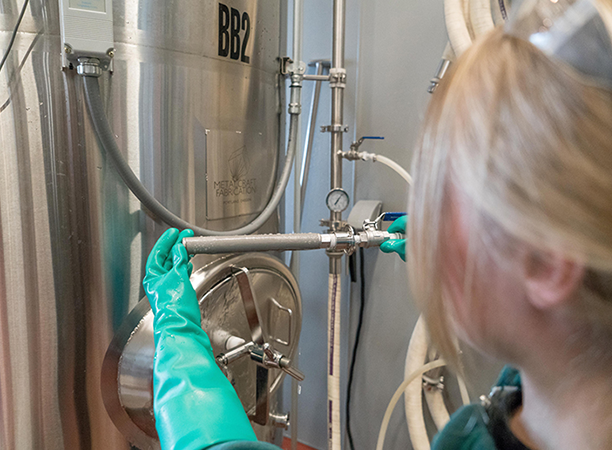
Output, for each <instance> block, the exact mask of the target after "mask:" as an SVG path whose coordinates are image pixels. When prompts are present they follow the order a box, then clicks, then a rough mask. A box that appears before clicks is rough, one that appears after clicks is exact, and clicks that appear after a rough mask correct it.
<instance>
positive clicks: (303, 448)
mask: <svg viewBox="0 0 612 450" xmlns="http://www.w3.org/2000/svg"><path fill="white" fill-rule="evenodd" d="M290 448H291V439H289V438H284V439H283V450H289V449H290ZM297 450H315V449H314V448H312V447H309V446H307V445H304V444H301V443H299V442H298V445H297Z"/></svg>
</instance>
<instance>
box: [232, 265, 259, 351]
mask: <svg viewBox="0 0 612 450" xmlns="http://www.w3.org/2000/svg"><path fill="white" fill-rule="evenodd" d="M234 269H236V270H237V271H236V272H235V273H234V277H235V278H236V282H237V283H238V290H239V291H240V297H241V298H242V305H243V306H244V313H245V315H246V319H247V323H248V324H249V329H250V330H251V339H252V340H253V342H254V343H255V344H257V345H263V343H264V335H263V331H262V329H261V321H260V317H261V316H260V313H259V309H258V308H259V307H258V305H257V301H256V300H255V293H254V292H253V288H252V287H251V281H250V280H249V271H248V269H246V268H245V267H238V268H234Z"/></svg>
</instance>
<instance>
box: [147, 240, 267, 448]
mask: <svg viewBox="0 0 612 450" xmlns="http://www.w3.org/2000/svg"><path fill="white" fill-rule="evenodd" d="M190 236H193V231H191V230H185V231H183V232H181V233H180V234H179V232H178V230H176V229H170V230H168V231H166V232H165V233H164V234H163V235H162V237H161V238H159V240H158V241H157V243H156V244H155V247H154V248H153V250H152V251H151V254H150V255H149V259H148V260H147V268H146V276H145V279H144V281H143V285H144V288H145V292H146V293H147V297H148V298H149V303H150V304H151V309H152V310H153V313H154V314H155V318H154V320H153V327H154V336H155V362H154V365H153V394H154V403H153V410H154V413H155V420H156V425H155V427H156V429H157V434H158V435H159V440H160V442H161V446H162V449H164V450H202V449H206V448H209V447H212V446H215V445H217V444H220V443H224V442H230V441H255V440H256V437H255V433H254V432H253V429H252V427H251V424H250V423H249V419H248V418H247V415H246V413H245V412H244V409H243V407H242V404H241V403H240V400H239V399H238V396H237V395H236V391H235V390H234V388H233V387H232V385H231V384H230V382H229V381H228V380H227V378H226V377H225V376H224V375H223V372H221V370H220V369H219V367H218V366H217V364H216V362H215V358H214V355H213V351H212V347H211V345H210V340H209V339H208V336H207V335H206V333H205V332H204V331H203V330H202V328H201V326H200V308H199V305H198V300H197V296H196V293H195V290H194V289H193V287H192V285H191V282H190V281H189V276H190V274H191V270H192V268H193V266H192V265H191V263H189V258H188V256H187V252H186V251H185V247H184V246H183V245H182V243H181V241H182V239H183V238H184V237H190Z"/></svg>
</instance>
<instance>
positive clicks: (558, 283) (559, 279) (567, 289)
mask: <svg viewBox="0 0 612 450" xmlns="http://www.w3.org/2000/svg"><path fill="white" fill-rule="evenodd" d="M583 277H584V264H582V263H580V262H577V261H575V260H572V259H568V258H567V257H566V256H564V255H562V254H560V253H552V252H547V253H541V252H533V251H532V252H529V253H528V254H527V255H526V264H525V290H526V293H527V296H528V297H529V301H530V302H531V304H532V305H533V306H534V307H535V308H537V309H548V308H553V307H555V306H559V305H561V304H563V303H565V302H566V301H567V300H569V299H570V298H571V297H572V295H573V294H574V293H575V292H576V290H577V289H578V287H579V286H580V285H581V283H582V279H583Z"/></svg>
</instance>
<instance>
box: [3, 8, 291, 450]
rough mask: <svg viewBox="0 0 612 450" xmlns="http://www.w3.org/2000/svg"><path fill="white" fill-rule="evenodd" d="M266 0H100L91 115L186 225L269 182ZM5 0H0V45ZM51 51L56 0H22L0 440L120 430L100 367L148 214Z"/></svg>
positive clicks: (10, 120)
mask: <svg viewBox="0 0 612 450" xmlns="http://www.w3.org/2000/svg"><path fill="white" fill-rule="evenodd" d="M280 3H281V1H280V0H259V1H257V0H222V1H220V2H219V1H210V0H197V1H195V0H175V1H168V0H116V1H115V2H114V5H113V14H114V22H115V26H114V36H115V43H116V45H115V48H116V55H115V58H114V62H113V73H112V75H110V74H108V73H107V74H105V75H104V77H103V78H102V79H101V80H102V85H103V88H104V91H103V92H104V95H105V98H106V102H107V116H108V117H109V120H110V122H111V126H112V128H113V130H114V133H115V135H116V138H117V141H118V143H119V146H120V147H121V148H122V149H123V150H124V156H125V157H126V159H127V160H128V161H129V163H130V164H131V166H132V168H133V169H134V171H135V172H136V174H137V175H139V176H140V179H141V180H142V181H143V183H144V184H145V185H146V186H147V187H148V188H149V189H150V190H151V191H152V192H153V193H154V194H155V195H156V197H157V198H158V199H159V200H160V201H161V202H162V203H164V204H165V205H166V206H167V207H168V208H169V209H171V210H172V211H173V212H175V213H177V214H179V215H180V216H182V217H183V218H185V219H187V220H190V221H193V222H195V223H196V224H197V225H200V226H206V227H209V228H213V229H219V230H220V229H233V228H236V227H238V226H242V225H244V224H246V223H248V222H249V221H250V220H251V219H252V218H253V217H254V216H255V215H256V213H257V212H259V211H261V210H262V209H263V207H264V205H265V203H266V202H267V200H268V198H269V196H270V193H271V191H272V188H273V185H274V179H275V174H276V170H277V165H278V157H279V140H280V139H279V135H280V131H279V130H280V126H279V124H280V115H279V112H280V89H279V87H280V78H279V76H278V70H277V66H278V62H277V58H278V56H279V53H280V48H281V41H282V39H283V36H282V35H281V29H282V27H281V21H282V18H281V5H280ZM21 5H22V3H21V1H15V0H0V48H1V49H2V51H4V49H5V48H6V47H7V45H8V41H9V39H10V36H11V31H12V29H13V26H14V23H15V21H16V18H17V15H18V13H19V10H20V8H21ZM62 51H63V45H62V42H61V39H60V32H59V16H58V4H57V2H56V1H54V0H50V1H43V0H31V1H30V5H29V6H28V11H27V13H26V16H25V18H24V21H23V23H22V24H21V27H20V32H19V34H18V36H17V40H16V42H15V46H14V48H13V50H12V52H11V54H10V56H9V58H8V60H7V63H6V66H5V67H4V68H3V69H2V72H0V449H2V450H13V449H19V450H29V449H104V450H107V449H124V448H125V449H127V448H130V445H129V444H128V442H127V440H126V439H125V438H124V436H123V435H122V434H121V432H119V431H118V429H117V428H116V426H115V425H114V424H113V422H112V421H111V419H110V418H109V416H108V414H107V411H106V409H105V407H104V404H103V400H102V395H101V386H100V373H101V368H102V362H103V359H104V356H105V353H106V351H107V348H108V346H109V344H110V342H111V340H112V339H113V336H114V335H115V333H116V331H117V330H118V329H119V328H120V327H121V325H122V323H123V322H124V320H125V318H126V316H127V315H128V313H129V311H130V310H131V309H132V308H133V307H134V306H135V305H136V304H137V303H138V301H139V299H141V298H142V296H143V291H142V288H141V280H142V277H143V266H144V262H145V260H146V257H147V254H148V252H149V250H150V249H151V247H152V245H153V243H154V242H155V240H156V238H157V237H158V236H159V235H160V234H161V232H162V231H163V230H164V229H165V226H164V225H163V224H161V223H158V222H156V221H155V220H154V218H152V217H150V216H149V215H148V214H147V212H146V211H144V210H143V209H142V208H141V206H140V204H139V202H138V201H137V200H136V199H135V198H134V197H133V196H132V195H131V194H130V192H129V191H128V190H127V189H126V188H125V186H124V185H123V183H122V182H121V180H120V179H119V177H118V176H117V175H116V173H115V171H114V169H113V167H112V165H111V163H110V161H107V159H106V158H105V157H104V155H103V154H101V153H100V151H99V149H98V146H97V143H96V139H95V136H94V134H93V132H92V129H91V126H90V123H89V118H88V117H87V113H86V111H85V108H84V102H83V91H82V83H81V80H80V79H78V77H77V76H76V75H75V73H74V71H70V70H65V71H63V70H62V58H61V52H62ZM276 227H277V218H274V219H273V220H271V221H270V222H269V223H268V224H267V225H266V227H265V231H274V230H275V229H276ZM207 262H209V261H200V262H199V265H200V266H202V265H204V263H207ZM197 265H198V262H197V261H196V266H197Z"/></svg>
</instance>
